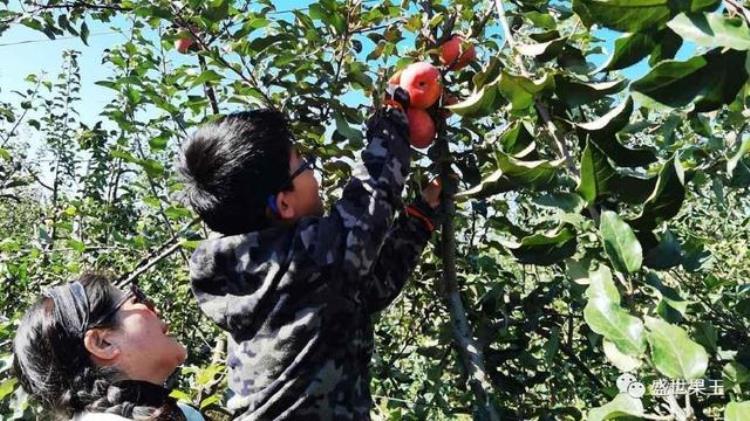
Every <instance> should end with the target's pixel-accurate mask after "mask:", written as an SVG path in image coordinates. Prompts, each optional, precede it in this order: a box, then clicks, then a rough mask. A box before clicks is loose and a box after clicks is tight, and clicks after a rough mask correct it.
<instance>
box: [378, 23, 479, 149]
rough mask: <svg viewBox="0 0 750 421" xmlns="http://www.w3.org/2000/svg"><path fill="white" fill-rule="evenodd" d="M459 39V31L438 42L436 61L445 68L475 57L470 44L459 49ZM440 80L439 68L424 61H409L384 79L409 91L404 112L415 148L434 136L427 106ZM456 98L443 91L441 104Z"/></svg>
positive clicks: (437, 92) (432, 102) (459, 65)
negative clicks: (442, 41) (402, 67)
mask: <svg viewBox="0 0 750 421" xmlns="http://www.w3.org/2000/svg"><path fill="white" fill-rule="evenodd" d="M463 43H464V40H463V38H462V37H461V36H460V35H453V36H452V37H451V38H450V39H449V40H448V41H446V42H445V43H443V44H442V45H441V46H440V62H441V63H442V64H444V65H445V66H446V68H447V69H449V70H458V69H461V68H462V67H464V66H466V65H468V64H469V63H471V62H472V61H473V60H474V59H475V58H476V50H475V49H474V46H473V45H470V46H469V47H468V48H466V49H464V50H463V51H462V48H461V47H462V44H463ZM441 80H442V78H441V74H440V70H438V68H437V67H435V66H433V65H432V64H430V63H426V62H417V63H412V64H410V65H409V66H407V67H406V68H405V69H403V70H400V71H398V72H397V73H395V74H394V75H393V76H392V77H391V78H390V80H388V83H390V84H394V85H399V86H400V87H401V88H402V89H404V90H406V91H407V92H408V93H409V99H410V106H409V109H408V110H406V115H407V117H408V118H409V135H410V136H409V137H410V142H411V144H412V146H414V147H415V148H426V147H428V146H430V145H431V144H432V141H433V140H434V139H435V134H436V129H435V121H434V120H433V119H432V116H431V115H430V113H429V112H428V111H427V110H428V109H429V108H431V107H433V106H434V105H435V104H436V103H437V102H438V99H440V97H441V96H442V95H443V86H442V82H441ZM456 101H457V99H456V98H454V97H449V96H447V95H446V97H445V98H443V105H449V104H451V103H455V102H456ZM443 117H445V115H444V114H443Z"/></svg>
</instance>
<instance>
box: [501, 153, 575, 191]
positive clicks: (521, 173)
mask: <svg viewBox="0 0 750 421" xmlns="http://www.w3.org/2000/svg"><path fill="white" fill-rule="evenodd" d="M495 156H496V158H497V164H498V167H500V170H502V171H503V174H504V175H505V177H507V178H508V179H509V180H511V181H512V182H513V183H515V184H517V185H521V186H526V187H530V188H535V189H542V188H545V187H547V186H549V184H550V183H552V181H553V180H554V179H555V177H556V176H557V174H558V173H559V172H560V170H561V169H562V168H563V165H564V162H565V161H564V159H558V160H556V161H545V160H538V161H523V160H520V159H517V158H514V157H512V156H510V155H508V154H506V153H503V152H497V153H496V154H495Z"/></svg>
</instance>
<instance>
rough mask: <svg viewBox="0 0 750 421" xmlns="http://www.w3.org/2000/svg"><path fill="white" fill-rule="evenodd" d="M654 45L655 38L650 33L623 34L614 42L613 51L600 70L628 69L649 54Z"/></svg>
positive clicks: (655, 42)
mask: <svg viewBox="0 0 750 421" xmlns="http://www.w3.org/2000/svg"><path fill="white" fill-rule="evenodd" d="M656 44H657V41H656V37H655V35H654V33H652V32H636V33H634V34H625V35H623V36H621V37H620V38H617V40H615V51H614V53H612V57H610V58H609V60H608V61H607V63H606V64H605V65H604V66H602V70H606V71H612V70H620V69H624V68H626V67H630V66H632V65H634V64H636V63H638V62H639V61H641V60H642V59H644V58H645V57H647V56H648V55H649V54H651V51H653V49H654V48H655V47H656Z"/></svg>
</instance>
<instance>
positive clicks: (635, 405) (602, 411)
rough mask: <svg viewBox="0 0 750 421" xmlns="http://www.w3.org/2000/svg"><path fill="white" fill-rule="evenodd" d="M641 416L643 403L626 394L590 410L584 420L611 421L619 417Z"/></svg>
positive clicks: (621, 394)
mask: <svg viewBox="0 0 750 421" xmlns="http://www.w3.org/2000/svg"><path fill="white" fill-rule="evenodd" d="M641 415H643V403H642V402H641V400H640V399H636V398H634V397H632V396H630V395H628V394H627V393H620V394H618V395H617V396H615V398H614V399H612V400H611V401H610V402H608V403H606V404H604V405H602V406H600V407H597V408H591V410H589V413H588V417H586V419H587V420H588V421H602V420H611V419H614V418H619V417H626V416H633V417H638V416H641Z"/></svg>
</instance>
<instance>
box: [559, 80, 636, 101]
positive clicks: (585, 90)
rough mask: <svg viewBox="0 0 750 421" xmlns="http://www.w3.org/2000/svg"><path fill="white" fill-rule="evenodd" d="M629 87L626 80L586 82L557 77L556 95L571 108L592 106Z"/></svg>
mask: <svg viewBox="0 0 750 421" xmlns="http://www.w3.org/2000/svg"><path fill="white" fill-rule="evenodd" d="M625 86H627V81H626V80H624V79H623V80H614V81H607V82H584V81H581V80H578V79H574V78H569V77H565V76H560V75H558V76H555V93H556V94H557V96H558V97H559V98H560V99H562V100H563V101H565V103H566V104H568V106H569V107H578V106H581V105H585V104H590V103H591V102H594V101H596V100H599V99H601V98H604V97H605V96H607V95H611V94H614V93H617V92H620V91H621V90H623V89H624V88H625Z"/></svg>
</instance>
